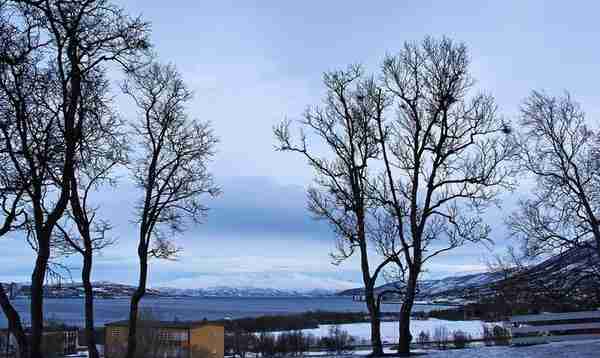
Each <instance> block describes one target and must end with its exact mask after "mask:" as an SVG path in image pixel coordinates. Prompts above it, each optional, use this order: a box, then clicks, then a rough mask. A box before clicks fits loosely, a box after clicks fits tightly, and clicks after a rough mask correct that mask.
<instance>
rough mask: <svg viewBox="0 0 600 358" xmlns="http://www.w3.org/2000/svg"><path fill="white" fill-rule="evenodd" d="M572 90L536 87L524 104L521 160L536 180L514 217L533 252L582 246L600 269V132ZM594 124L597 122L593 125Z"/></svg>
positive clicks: (528, 249)
mask: <svg viewBox="0 0 600 358" xmlns="http://www.w3.org/2000/svg"><path fill="white" fill-rule="evenodd" d="M597 123H598V122H595V123H594V124H593V125H591V124H592V122H590V121H587V120H586V118H585V113H584V112H583V110H582V109H581V107H580V105H579V104H578V103H577V102H575V101H574V100H573V99H572V98H571V96H570V95H569V94H568V93H567V94H565V95H564V96H561V97H554V96H551V95H548V94H546V93H544V92H537V91H534V92H532V93H531V95H530V96H529V97H528V98H527V99H526V100H525V101H524V103H523V106H522V108H521V127H522V133H521V136H522V137H521V140H520V141H519V143H520V150H519V153H520V159H521V160H520V162H521V164H522V168H523V170H524V171H525V173H526V174H528V175H529V176H530V177H531V178H532V179H533V180H535V186H534V187H533V188H532V190H531V192H530V197H529V198H527V199H525V200H522V201H521V202H520V205H519V209H518V210H517V211H515V212H514V213H513V214H512V215H511V217H510V218H509V220H508V221H509V225H510V227H511V229H512V232H513V233H514V234H515V235H516V236H517V237H519V238H521V239H522V240H523V242H524V246H525V248H526V254H527V255H528V256H530V257H536V256H538V255H545V254H557V253H563V252H566V251H569V250H571V249H579V250H583V251H584V252H588V253H589V254H590V255H589V256H590V262H589V265H590V266H589V268H590V270H589V272H590V274H591V275H596V272H597V271H598V269H600V156H598V154H599V153H600V131H599V130H598V126H597ZM590 125H591V126H590Z"/></svg>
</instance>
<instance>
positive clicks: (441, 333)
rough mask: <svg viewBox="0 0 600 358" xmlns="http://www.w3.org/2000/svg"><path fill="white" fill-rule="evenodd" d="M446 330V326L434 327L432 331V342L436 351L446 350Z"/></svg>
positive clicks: (447, 333)
mask: <svg viewBox="0 0 600 358" xmlns="http://www.w3.org/2000/svg"><path fill="white" fill-rule="evenodd" d="M448 336H449V332H448V328H447V327H446V326H438V327H435V330H434V331H433V341H434V342H435V344H436V346H437V347H438V349H446V348H448Z"/></svg>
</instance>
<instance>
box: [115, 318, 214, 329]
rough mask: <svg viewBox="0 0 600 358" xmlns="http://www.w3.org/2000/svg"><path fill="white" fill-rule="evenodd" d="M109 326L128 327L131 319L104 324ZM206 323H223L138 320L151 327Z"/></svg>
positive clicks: (142, 324) (140, 325)
mask: <svg viewBox="0 0 600 358" xmlns="http://www.w3.org/2000/svg"><path fill="white" fill-rule="evenodd" d="M104 325H105V326H107V327H128V326H129V320H123V321H115V322H108V323H105V324H104ZM206 325H213V326H214V325H220V326H222V325H223V324H222V323H218V322H211V321H207V320H202V321H156V320H140V321H138V327H151V328H181V329H189V328H197V327H201V326H206Z"/></svg>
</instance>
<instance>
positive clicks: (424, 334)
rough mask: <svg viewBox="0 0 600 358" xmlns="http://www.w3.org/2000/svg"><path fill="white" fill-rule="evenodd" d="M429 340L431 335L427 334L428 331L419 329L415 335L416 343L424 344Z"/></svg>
mask: <svg viewBox="0 0 600 358" xmlns="http://www.w3.org/2000/svg"><path fill="white" fill-rule="evenodd" d="M430 341H431V337H430V336H429V332H425V331H421V333H419V335H418V336H417V344H419V345H421V346H424V345H426V344H427V343H429V342H430Z"/></svg>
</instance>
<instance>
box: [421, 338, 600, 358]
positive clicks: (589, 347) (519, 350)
mask: <svg viewBox="0 0 600 358" xmlns="http://www.w3.org/2000/svg"><path fill="white" fill-rule="evenodd" d="M423 357H431V358H501V357H509V358H530V357H540V358H545V357H549V358H592V357H600V340H594V341H576V342H557V343H548V344H540V345H536V346H528V347H480V348H472V349H461V350H448V351H438V352H430V353H428V354H426V355H424V356H423Z"/></svg>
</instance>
